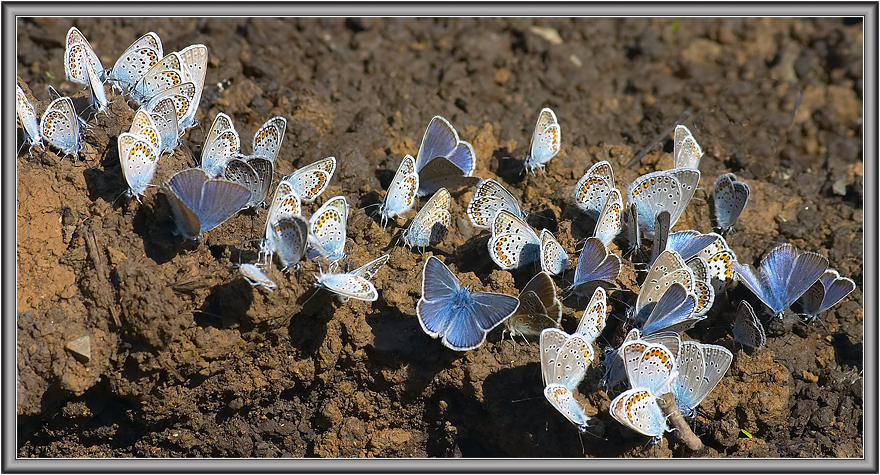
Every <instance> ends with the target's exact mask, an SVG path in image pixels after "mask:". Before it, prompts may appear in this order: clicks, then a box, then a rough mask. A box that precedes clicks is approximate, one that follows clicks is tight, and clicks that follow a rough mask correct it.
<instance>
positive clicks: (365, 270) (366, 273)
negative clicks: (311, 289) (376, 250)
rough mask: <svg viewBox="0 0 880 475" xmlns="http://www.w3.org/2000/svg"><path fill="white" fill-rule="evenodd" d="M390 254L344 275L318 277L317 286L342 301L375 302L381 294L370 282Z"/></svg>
mask: <svg viewBox="0 0 880 475" xmlns="http://www.w3.org/2000/svg"><path fill="white" fill-rule="evenodd" d="M388 257H389V255H388V254H385V255H384V256H382V257H380V258H378V259H376V260H374V261H371V262H368V263H367V264H364V265H363V266H361V267H359V268H357V269H355V270H353V271H351V272H347V273H343V274H324V273H322V274H321V275H319V276H317V282H315V285H316V286H318V287H321V288H325V289H327V290H329V291H331V292H333V293H334V294H336V295H337V296H338V297H339V298H340V299H341V300H342V301H346V300H348V299H349V298H353V299H357V300H365V301H367V302H375V301H376V300H377V299H378V298H379V292H378V291H377V290H376V287H375V286H374V285H373V283H372V282H370V279H372V278H373V276H374V275H376V272H378V271H379V269H381V268H382V266H384V265H385V263H386V262H388Z"/></svg>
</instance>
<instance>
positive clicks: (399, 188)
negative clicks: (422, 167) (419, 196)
mask: <svg viewBox="0 0 880 475" xmlns="http://www.w3.org/2000/svg"><path fill="white" fill-rule="evenodd" d="M418 189H419V174H418V173H416V159H415V158H413V156H412V155H407V156H405V157H403V160H401V161H400V165H399V166H398V167H397V172H396V173H395V174H394V178H393V179H392V180H391V184H390V185H389V186H388V191H387V192H386V193H385V198H384V199H383V200H382V204H381V205H380V206H379V215H380V216H382V227H383V228H384V227H385V224H386V223H387V222H388V220H389V219H391V218H393V217H395V216H398V215H401V214H403V213H406V212H407V211H409V210H410V209H412V207H413V205H414V204H415V203H416V192H418Z"/></svg>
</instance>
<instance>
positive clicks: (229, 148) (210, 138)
mask: <svg viewBox="0 0 880 475" xmlns="http://www.w3.org/2000/svg"><path fill="white" fill-rule="evenodd" d="M240 147H241V139H239V137H238V132H236V130H235V126H234V125H233V124H232V119H231V118H230V117H229V116H228V115H226V114H224V113H222V112H221V113H219V114H217V116H216V117H214V122H213V123H211V129H210V130H208V135H207V136H205V145H203V146H202V163H201V165H200V167H201V169H202V170H205V172H206V173H208V175H210V176H217V175H219V174H221V173H223V171H224V169H225V167H226V162H228V161H229V160H230V159H232V157H234V156H235V155H236V154H238V153H239V148H240Z"/></svg>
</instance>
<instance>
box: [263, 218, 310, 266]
mask: <svg viewBox="0 0 880 475" xmlns="http://www.w3.org/2000/svg"><path fill="white" fill-rule="evenodd" d="M308 235H309V223H308V221H306V220H305V219H304V218H303V217H302V216H285V217H281V218H278V219H277V220H276V221H274V222H273V223H272V225H271V227H270V229H269V237H268V238H267V240H266V241H267V247H268V249H269V251H270V252H273V253H275V254H277V255H278V259H279V260H280V261H281V264H282V265H284V268H285V269H286V268H288V267H294V266H296V265H298V263H299V261H300V260H302V258H303V256H304V255H305V253H306V242H307V241H308Z"/></svg>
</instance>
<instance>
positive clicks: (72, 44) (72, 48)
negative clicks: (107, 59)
mask: <svg viewBox="0 0 880 475" xmlns="http://www.w3.org/2000/svg"><path fill="white" fill-rule="evenodd" d="M66 45H67V46H66V47H65V49H64V76H65V79H67V80H68V81H70V82H75V83H77V84H82V85H83V86H88V85H89V77H88V73H87V72H86V69H91V70H92V72H93V73H94V74H95V76H96V77H97V79H98V82H100V83H103V82H104V77H105V76H104V66H102V65H101V60H100V59H98V55H96V54H95V52H94V51H93V50H92V45H90V44H89V41H88V40H87V39H86V37H85V36H83V34H82V32H80V31H79V30H78V29H77V28H76V27H75V26H74V27H71V28H70V29H69V30H67V41H66Z"/></svg>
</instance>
